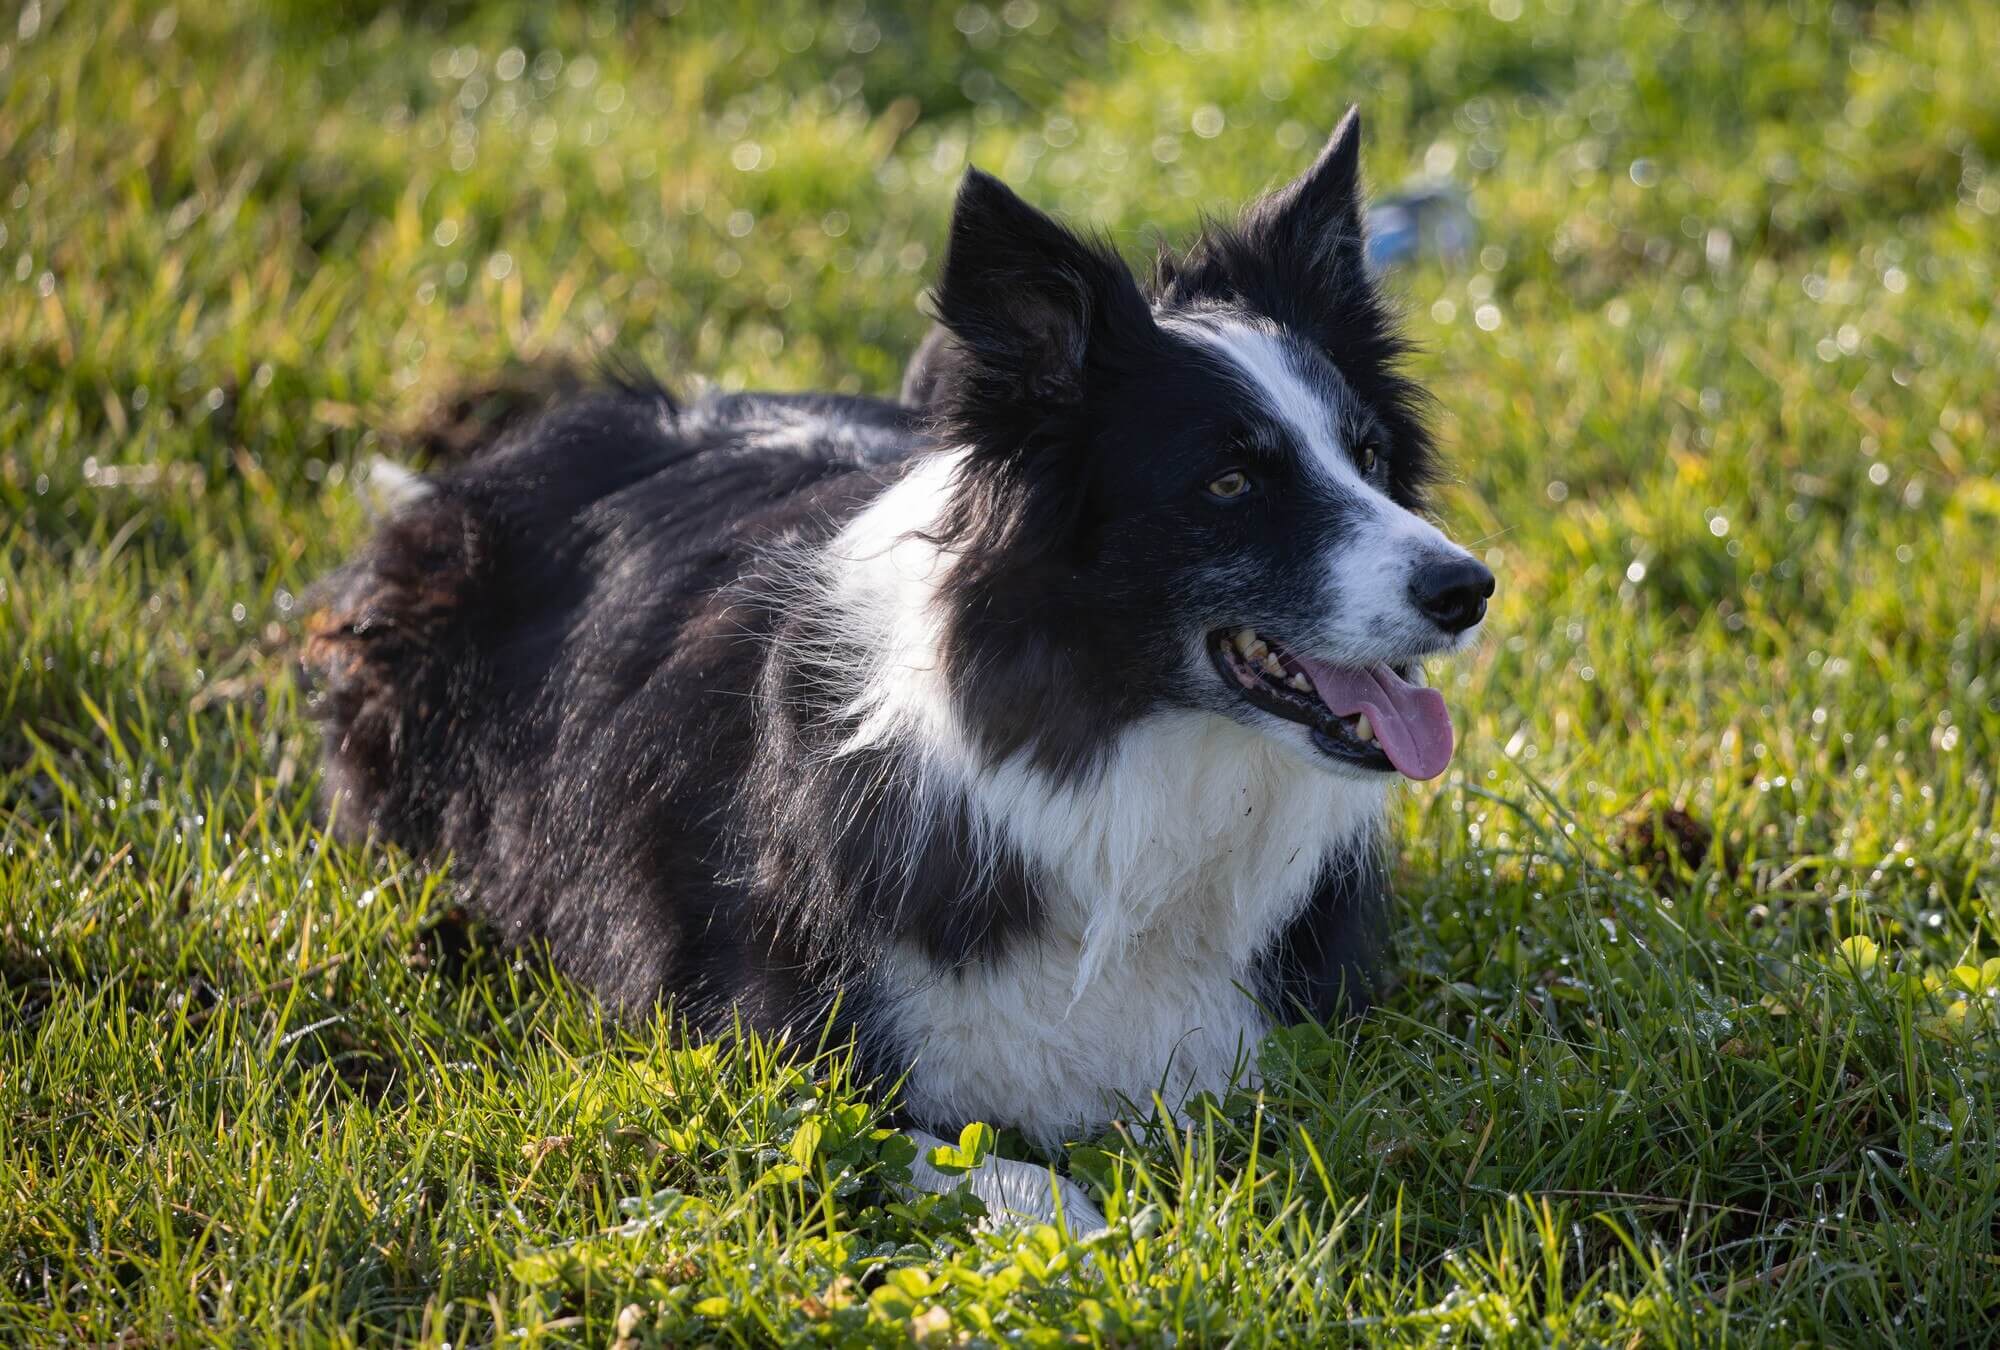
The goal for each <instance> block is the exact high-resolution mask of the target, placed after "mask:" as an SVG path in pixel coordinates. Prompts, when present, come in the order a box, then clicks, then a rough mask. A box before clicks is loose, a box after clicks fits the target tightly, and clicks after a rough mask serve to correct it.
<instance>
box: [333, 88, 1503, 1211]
mask: <svg viewBox="0 0 2000 1350" xmlns="http://www.w3.org/2000/svg"><path fill="white" fill-rule="evenodd" d="M1360 135H1361V133H1360V122H1359V118H1358V116H1357V115H1356V113H1354V112H1353V111H1350V112H1349V113H1348V115H1347V116H1346V118H1345V119H1344V120H1343V121H1342V122H1341V123H1340V126H1339V128H1338V129H1337V130H1336V131H1335V132H1334V134H1333V136H1332V138H1331V139H1330V140H1329V141H1328V143H1327V145H1326V147H1325V149H1324V150H1323V151H1322V152H1321V153H1320V154H1319V156H1318V158H1317V159H1316V160H1315V162H1314V163H1313V164H1312V165H1311V166H1310V167H1309V168H1308V169H1307V170H1306V171H1305V172H1304V173H1303V174H1302V175H1301V176H1300V177H1299V178H1297V179H1296V180H1295V181H1293V182H1291V183H1289V184H1288V185H1286V186H1285V187H1283V188H1282V189H1280V190H1278V191H1276V192H1274V193H1272V194H1271V195H1268V196H1266V197H1264V198H1262V199H1260V200H1258V201H1256V202H1255V203H1253V204H1252V205H1251V206H1250V207H1249V208H1248V209H1247V211H1245V212H1244V214H1243V215H1242V216H1241V217H1240V218H1239V219H1237V220H1236V221H1234V222H1231V223H1210V224H1208V225H1206V226H1205V227H1204V228H1203V229H1202V230H1201V232H1200V234H1199V237H1197V238H1196V239H1195V240H1194V241H1193V243H1192V244H1191V245H1189V246H1188V247H1187V248H1186V249H1184V250H1180V251H1171V250H1163V251H1162V253H1161V255H1160V257H1159V259H1158V261H1157V264H1156V266H1155V268H1154V269H1153V275H1152V276H1151V277H1150V279H1148V280H1146V281H1144V282H1142V281H1141V280H1140V279H1139V278H1138V277H1137V276H1136V275H1135V274H1134V272H1133V271H1132V270H1131V269H1130V268H1128V267H1127V265H1126V264H1125V263H1124V262H1123V261H1122V260H1121V259H1120V257H1119V256H1118V254H1117V253H1116V252H1114V251H1113V250H1112V249H1111V248H1110V247H1109V246H1108V245H1107V244H1106V243H1104V242H1102V241H1101V240H1098V239H1094V238H1091V237H1087V236H1084V235H1080V234H1078V233H1076V232H1073V231H1072V230H1071V229H1069V228H1067V227H1065V226H1064V225H1062V224H1061V223H1059V222H1058V221H1057V220H1055V219H1054V218H1052V217H1051V216H1049V215H1047V214H1045V213H1044V212H1042V211H1040V210H1038V209H1036V208H1035V207H1033V206H1031V205H1029V204H1028V203H1026V202H1025V201H1023V200H1022V199H1021V198H1020V197H1018V196H1017V195H1015V193H1013V192H1012V191H1011V190H1009V189H1008V188H1007V187H1006V186H1004V185H1003V184H1002V183H1000V182H999V181H998V180H997V179H995V178H993V177H990V176H988V175H987V174H985V173H982V172H980V171H978V170H977V169H972V170H968V172H967V173H966V175H965V177H964V180H963V182H962V184H961V185H960V187H959V190H958V193H957V198H956V201H955V204H954V208H953V213H952V218H951V223H950V231H949V241H948V248H947V250H946V253H945V258H944V261H943V264H942V268H941V273H940V276H939V277H938V279H937V282H936V286H935V290H934V302H935V309H936V315H937V318H938V321H939V336H938V337H936V338H935V339H934V340H932V341H930V342H927V343H926V345H925V347H924V349H923V351H922V352H921V353H920V355H919V358H918V360H917V361H916V362H915V364H914V365H913V368H912V370H911V372H910V379H909V381H908V382H907V384H906V390H905V393H906V397H907V398H909V399H911V400H913V402H903V403H890V402H885V401H877V400H871V399H867V398H856V397H840V396H834V395H829V394H762V393H714V394H708V395H705V396H702V397H700V398H698V399H695V400H693V401H689V402H682V401H679V400H677V399H676V398H675V397H674V396H672V395H671V394H670V393H668V392H667V391H666V390H665V389H664V388H663V387H660V386H658V385H656V384H654V383H652V382H650V381H649V380H648V379H646V378H643V377H636V376H630V375H624V376H619V377H617V378H615V379H610V380H607V382H606V383H605V385H604V386H603V387H602V388H601V389H597V390H594V391H593V392H589V393H585V394H581V395H578V396H576V397H574V398H571V399H570V400H569V401H567V402H566V403H564V404H562V405H560V406H558V407H555V408H553V409H551V410H550V411H548V412H547V413H546V414H545V415H543V416H541V417H540V418H539V419H538V420H536V421H534V422H533V423H532V424H530V425H528V426H526V427H524V428H516V429H514V430H512V431H509V432H508V433H506V434H505V435H503V436H502V437H500V438H499V439H498V441H497V443H495V444H493V445H492V446H490V447H489V448H487V449H485V450H484V451H483V452H481V453H480V454H478V455H477V456H476V457H474V458H472V459H471V460H470V461H468V462H466V463H464V464H462V465H458V466H456V467H453V468H449V469H447V470H444V471H441V472H439V473H437V474H435V475H431V476H419V475H415V474H406V475H405V476H404V478H403V479H402V480H401V481H400V482H399V484H398V485H397V491H396V494H395V495H396V496H397V497H398V499H399V500H398V502H397V504H396V505H395V507H394V509H393V510H392V511H391V512H390V513H389V514H388V516H387V517H386V519H384V520H383V521H382V522H381V523H380V525H379V529H378V531H377V533H376V534H375V536H374V538H373V539H372V541H370V542H369V543H367V544H366V545H365V547H364V548H363V549H362V550H361V551H360V552H359V553H358V554H357V555H356V556H355V557H354V558H353V559H352V560H351V561H350V562H349V563H348V564H347V565H346V566H344V567H343V568H341V569H340V570H339V571H337V572H336V573H335V574H333V575H332V576H331V577H329V578H327V579H326V580H325V582H324V583H322V585H321V586H320V588H319V590H318V592H317V597H316V601H315V606H316V609H315V614H314V617H313V619H312V620H311V623H310V625H309V632H308V637H307V641H306V643H305V646H304V657H303V662H304V665H305V667H306V670H307V674H308V677H309V679H310V680H311V682H312V688H313V694H312V699H313V706H314V707H315V709H316V712H317V714H318V716H320V717H321V718H322V719H323V720H324V723H325V774H324V784H325V792H326V796H327V800H328V802H329V806H330V811H331V815H332V819H333V822H334V828H335V829H336V830H337V832H338V833H341V834H343V835H347V836H374V837H379V838H384V839H387V840H390V841H393V842H394V843H396V844H398V845H400V846H402V847H403V848H405V849H407V850H409V851H410V852H412V853H414V854H417V855H419V856H423V857H428V858H444V857H446V856H449V857H451V858H452V859H454V860H455V867H456V869H457V872H456V875H457V877H458V882H459V884H460V886H461V887H462V888H463V889H464V890H465V891H466V892H468V893H469V894H470V895H471V896H472V897H473V907H474V909H475V911H476V912H477V913H478V914H480V915H481V916H483V917H484V919H485V920H487V921H488V922H489V923H490V924H491V925H492V926H494V927H495V928H496V929H497V930H498V932H499V933H500V934H502V935H503V936H504V937H505V938H506V939H507V940H510V941H519V942H530V943H536V944H543V945H545V946H546V948H547V949H548V950H549V951H550V953H551V954H552V957H553V960H554V962H555V964H556V965H557V966H558V967H559V968H560V969H561V970H562V971H564V972H567V973H568V974H569V975H571V976H573V977H575V978H576V979H578V980H580V981H582V982H583V983H585V984H586V985H588V986H589V987H590V988H592V989H593V990H595V991H596V992H597V994H598V995H600V996H601V997H602V999H604V1000H605V1001H606V1002H607V1003H608V1004H610V1005H612V1006H613V1007H614V1008H617V1009H622V1010H627V1011H633V1012H644V1011H647V1010H650V1009H653V1008H655V1007H657V1006H659V1005H660V1004H661V1003H662V1002H663V1001H667V1002H670V1003H671V1006H672V1007H673V1008H674V1009H675V1010H676V1012H677V1013H679V1014H681V1015H683V1016H685V1017H686V1019H687V1020H688V1022H689V1024H690V1025H691V1026H692V1027H693V1028H694V1029H695V1030H696V1031H697V1032H710V1033H712V1032H719V1031H723V1030H726V1029H727V1028H729V1027H730V1026H732V1025H736V1024H742V1025H748V1026H750V1027H752V1028H756V1029H759V1030H762V1031H764V1032H767V1033H773V1034H791V1035H793V1036H795V1037H803V1038H805V1039H806V1041H807V1043H818V1042H819V1038H820V1037H821V1036H822V1035H823V1034H825V1033H826V1031H827V1030H828V1029H829V1028H830V1029H831V1030H832V1032H833V1033H834V1034H835V1035H836V1036H838V1037H839V1038H840V1039H841V1042H842V1043H843V1044H846V1045H851V1046H852V1049H853V1053H854V1055H855V1057H856V1061H857V1064H858V1066H859V1069H860V1071H861V1072H862V1073H863V1074H864V1076H866V1077H868V1078H870V1079H871V1080H874V1081H878V1082H882V1083H894V1082H900V1084H901V1090H900V1093H899V1094H898V1095H897V1099H896V1101H895V1104H894V1110H895V1111H896V1112H897V1113H898V1119H899V1122H900V1123H902V1124H905V1125H907V1126H908V1127H910V1128H911V1129H912V1130H913V1133H914V1134H915V1137H916V1138H917V1139H918V1141H919V1143H920V1144H923V1143H935V1135H934V1134H933V1133H931V1132H933V1131H944V1132H946V1133H955V1132H956V1130H957V1128H958V1127H959V1126H960V1125H961V1124H963V1123H965V1122H968V1121H973V1120H981V1121H986V1122H989V1123H992V1124H995V1125H1005V1126H1012V1127H1014V1128H1015V1129H1017V1130H1019V1131H1020V1132H1021V1133H1022V1134H1023V1135H1025V1136H1026V1137H1027V1138H1028V1139H1029V1140H1030V1141H1032V1142H1033V1143H1034V1144H1036V1145H1038V1146H1044V1147H1054V1146H1056V1145H1059V1144H1060V1143H1062V1142H1063V1141H1065V1140H1068V1139H1073V1138H1077V1137H1081V1136H1083V1135H1086V1134H1089V1133H1093V1132H1096V1131H1098V1130H1100V1129H1102V1128H1104V1127H1105V1126H1106V1125H1107V1123H1108V1122H1109V1121H1111V1120H1112V1119H1114V1118H1116V1117H1117V1115H1118V1113H1119V1112H1121V1111H1123V1110H1125V1109H1126V1108H1127V1107H1128V1106H1136V1107H1137V1108H1138V1109H1139V1110H1140V1111H1141V1112H1144V1111H1147V1110H1149V1109H1150V1107H1151V1105H1154V1104H1157V1105H1158V1106H1159V1107H1161V1108H1163V1109H1164V1110H1165V1111H1166V1112H1167V1113H1168V1114H1169V1115H1170V1116H1171V1115H1172V1113H1174V1112H1175V1111H1177V1110H1178V1109H1179V1108H1180V1107H1181V1106H1182V1105H1183V1104H1184V1103H1185V1102H1186V1101H1187V1099H1188V1098H1189V1096H1190V1095H1191V1094H1194V1093H1197V1092H1218V1093H1219V1092H1221V1091H1223V1090H1224V1089H1226V1088H1227V1087H1228V1085H1229V1084H1230V1083H1231V1082H1232V1081H1240V1080H1241V1077H1242V1076H1244V1075H1247V1074H1249V1073H1253V1072H1254V1063H1253V1062H1252V1059H1253V1054H1254V1051H1255V1048H1256V1046H1257V1045H1258V1043H1259V1041H1260V1040H1261V1038H1262V1037H1263V1036H1264V1035H1265V1033H1266V1032H1267V1030H1269V1029H1270V1028H1271V1027H1272V1026H1273V1025H1274V1023H1275V1022H1277V1021H1280V1020H1283V1019H1287V1018H1300V1017H1305V1018H1329V1017H1333V1016H1336V1015H1338V1014H1340V1013H1341V1012H1342V1011H1343V1010H1347V1009H1351V1008H1354V1007H1358V1006H1360V1005H1361V1004H1362V1003H1363V1002H1364V1001H1365V1000H1366V998H1367V997H1368V995H1369V993H1370V990H1371V987H1372V984H1373V982H1374V980H1375V978H1376V973H1377V970H1378V966H1379V953H1380V951H1381V949H1382V945H1383V930H1384V927H1385V902H1386V898H1387V892H1386V876H1387V867H1386V859H1385V847H1386V842H1385V841H1386V816H1387V813H1386V804H1387V803H1388V801H1389V799H1390V795H1391V788H1392V786H1393V785H1394V784H1396V783H1397V782H1399V781H1400V780H1402V779H1404V778H1409V779H1428V778H1433V777H1435V776H1437V775H1438V774H1440V773H1441V772H1443V770H1444V769H1445V767H1446V764H1447V762H1448V761H1449V759H1450V757H1451V754H1452V750H1453V729H1452V724H1451V719H1450V716H1449V714H1448V712H1447V709H1446V706H1445V703H1444V700H1443V699H1442V698H1441V697H1440V695H1439V694H1438V693H1437V692H1436V691H1435V690H1433V689H1431V688H1429V687H1427V686H1426V684H1425V682H1424V679H1423V674H1422V666H1421V663H1422V662H1423V661H1425V660H1426V658H1430V657H1434V656H1438V655H1440V654H1444V653H1449V652H1453V651H1457V650H1460V649H1462V648H1465V647H1466V646H1468V645H1469V644H1470V643H1471V642H1472V641H1473V640H1474V638H1475V636H1476V634H1477V633H1478V631H1479V629H1480V627H1481V624H1482V621H1483V618H1484V615H1485V610H1486V604H1487V599H1488V597H1489V596H1490V595H1491V593H1492V591H1493V586H1494V579H1493V576H1492V574H1491V573H1490V572H1489V571H1488V570H1487V568H1486V567H1485V566H1483V565H1482V564H1481V563H1480V562H1479V561H1478V560H1477V559H1476V558H1474V557H1473V556H1472V555H1471V554H1470V553H1469V552H1467V551H1466V550H1465V549H1463V548H1461V547H1459V546H1458V545H1456V544H1454V543H1452V542H1451V541H1450V540H1449V539H1448V538H1447V537H1446V536H1445V535H1444V534H1443V533H1442V532H1441V531H1440V530H1439V529H1438V528H1437V526H1436V525H1434V524H1433V523H1432V521H1431V520H1430V518H1429V517H1428V515H1427V510H1426V490H1427V488H1428V487H1429V486H1430V485H1431V484H1432V482H1433V480H1434V479H1435V477H1436V474H1437V471H1438V470H1437V460H1436V456H1435V453H1434V450H1433V445H1432V440H1431V437H1430V435H1429V432H1428V430H1427V423H1426V410H1427V406H1428V404H1427V399H1426V395H1425V393H1424V391H1423V390H1422V389H1421V388H1420V387H1419V386H1418V385H1417V384H1416V383H1415V382H1414V381H1413V380H1412V379H1411V378H1410V377H1409V376H1408V375H1407V374H1406V373H1405V372H1404V369H1403V367H1404V361H1405V357H1406V354H1407V352H1406V345H1405V342H1404V340H1403V339H1402V338H1401V337H1400V336H1399V333H1398V329H1397V325H1396V322H1395V315H1394V313H1393V312H1392V309H1391V307H1390V305H1389V304H1388V303H1387V301H1386V300H1385V298H1384V297H1383V295H1382V294H1381V293H1380V291H1379V290H1378V288H1377V284H1376V281H1375V279H1374V277H1373V276H1372V275H1371V274H1370V272H1369V270H1368V267H1367V266H1366V263H1365V260H1364V254H1363V231H1362V220H1363V217H1362V198H1361V192H1360V183H1359V172H1360ZM962 1182H967V1183H969V1184H970V1185H971V1186H972V1188H973V1190H974V1192H975V1193H976V1194H978V1195H979V1196H980V1197H981V1199H982V1200H984V1201H985V1202H986V1203H987V1205H988V1207H989V1209H1000V1210H1008V1211H1013V1212H1016V1213H1020V1214H1025V1215H1028V1216H1030V1217H1035V1218H1047V1217H1050V1216H1053V1215H1054V1214H1055V1213H1056V1211H1057V1209H1058V1208H1060V1210H1061V1211H1062V1213H1063V1215H1064V1217H1065V1218H1066V1219H1067V1221H1068V1222H1070V1223H1071V1224H1072V1225H1082V1226H1093V1225H1095V1224H1097V1223H1100V1222H1101V1219H1100V1217H1099V1216H1098V1214H1097V1212H1096V1210H1095V1209H1094V1208H1093V1206H1092V1203H1091V1201H1090V1198H1089V1197H1087V1196H1085V1195H1084V1194H1083V1193H1082V1192H1081V1191H1080V1190H1079V1189H1078V1188H1077V1187H1075V1186H1074V1185H1073V1184H1072V1183H1069V1182H1067V1181H1064V1180H1062V1179H1061V1178H1059V1177H1056V1176H1054V1175H1053V1174H1052V1172H1051V1171H1050V1170H1049V1169H1046V1168H1042V1167H1037V1166H1034V1165H1032V1164H1029V1163H1026V1162H1022V1161H1014V1160H1007V1159H1000V1158H990V1159H988V1160H987V1162H986V1163H984V1164H983V1165H982V1166H981V1167H980V1168H978V1169H977V1170H976V1171H975V1172H973V1173H972V1174H971V1176H970V1177H969V1178H960V1177H954V1176H947V1175H945V1174H944V1172H942V1171H940V1170H939V1169H938V1168H935V1167H933V1166H932V1165H931V1164H930V1161H929V1159H928V1155H920V1160H919V1163H918V1165H917V1168H916V1178H915V1181H914V1183H913V1184H915V1185H917V1186H919V1187H924V1188H930V1189H945V1188H949V1187H951V1186H955V1185H958V1184H961V1183H962Z"/></svg>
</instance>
